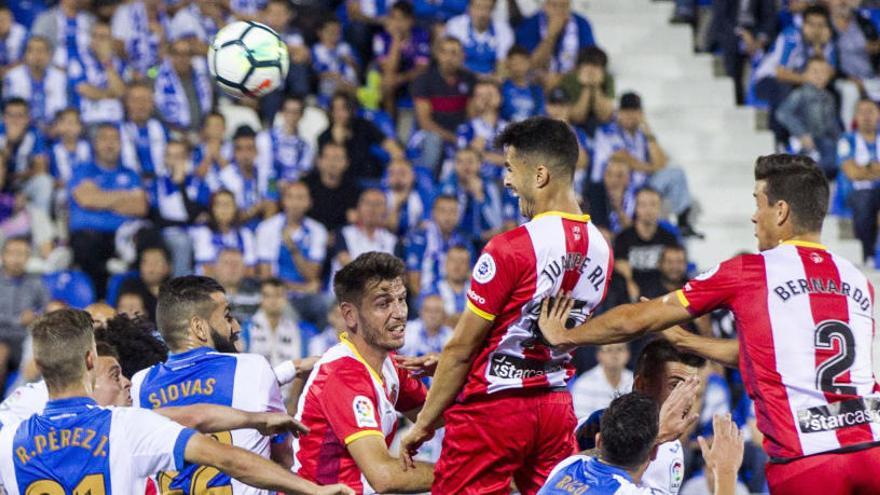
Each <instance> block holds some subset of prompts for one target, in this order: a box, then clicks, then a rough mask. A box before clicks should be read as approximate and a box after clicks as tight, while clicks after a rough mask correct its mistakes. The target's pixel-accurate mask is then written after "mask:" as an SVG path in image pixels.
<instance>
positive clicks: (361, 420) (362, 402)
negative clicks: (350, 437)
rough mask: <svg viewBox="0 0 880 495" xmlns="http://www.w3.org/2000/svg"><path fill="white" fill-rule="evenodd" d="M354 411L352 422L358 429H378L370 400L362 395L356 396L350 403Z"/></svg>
mask: <svg viewBox="0 0 880 495" xmlns="http://www.w3.org/2000/svg"><path fill="white" fill-rule="evenodd" d="M351 407H352V408H353V409H354V420H355V423H357V425H358V427H360V428H378V427H379V424H378V423H376V411H375V409H374V408H373V403H372V402H371V401H370V399H368V398H366V397H364V396H363V395H356V396H355V397H354V401H352V403H351Z"/></svg>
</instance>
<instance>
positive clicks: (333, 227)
mask: <svg viewBox="0 0 880 495" xmlns="http://www.w3.org/2000/svg"><path fill="white" fill-rule="evenodd" d="M571 3H572V2H571V1H570V0H546V1H544V2H542V4H541V5H540V6H539V8H538V10H537V11H534V12H523V11H521V10H520V6H519V5H518V4H517V2H516V1H515V0H470V1H467V0H443V1H440V2H438V1H430V0H413V1H412V2H410V1H407V0H398V1H396V2H394V1H387V0H347V1H315V0H91V1H90V0H58V1H57V2H51V1H48V0H46V1H44V0H32V1H29V2H17V1H7V2H6V3H5V5H3V6H0V76H2V80H3V84H2V90H0V98H2V102H3V104H2V109H3V115H2V124H0V161H2V164H3V166H2V167H0V237H2V253H0V261H2V268H0V390H6V391H7V392H8V391H12V390H13V389H14V387H15V386H17V385H20V384H22V383H29V382H33V381H35V380H38V379H39V374H38V371H37V367H36V366H35V364H34V361H35V360H34V357H35V356H34V351H33V345H32V343H31V340H32V339H31V338H30V334H29V326H30V325H31V324H32V323H33V322H34V320H35V319H36V318H37V317H38V316H39V315H41V314H44V313H47V312H50V311H52V310H53V309H57V308H61V307H76V308H88V309H89V311H90V313H91V314H92V315H93V317H94V318H95V319H96V320H98V321H107V320H109V321H113V320H112V319H111V318H112V316H113V315H116V314H122V315H128V316H132V317H134V316H140V317H142V318H144V320H145V321H156V306H157V301H158V298H159V288H160V286H162V284H163V283H164V282H166V281H167V280H169V279H170V278H172V277H178V276H183V275H188V274H193V273H195V274H199V275H207V276H210V277H213V278H215V279H216V280H217V281H218V282H219V284H220V285H221V286H222V287H223V289H224V290H225V291H226V295H227V298H228V299H229V301H230V311H231V313H232V315H233V316H234V317H235V318H236V319H237V320H238V321H239V322H240V323H241V326H242V334H241V339H240V342H238V344H237V347H238V350H239V351H247V352H253V353H258V354H262V355H264V356H265V357H266V358H267V359H268V360H269V362H270V363H271V364H272V365H273V366H278V365H281V364H282V363H284V362H286V361H289V360H292V359H302V358H305V357H307V356H317V355H320V354H322V353H323V352H324V351H325V350H327V349H329V348H330V347H331V346H333V345H335V344H336V343H338V341H339V337H338V335H339V333H341V332H342V331H343V330H344V328H345V324H344V322H343V321H342V315H341V314H340V311H339V308H338V306H337V305H336V304H335V303H334V300H333V291H332V288H333V283H332V282H333V278H334V275H335V274H336V273H338V272H339V270H341V269H342V268H343V267H345V266H346V265H348V264H349V263H350V262H351V261H352V260H354V259H356V258H357V257H358V256H359V255H361V254H363V253H366V252H370V251H380V252H386V253H392V254H395V255H397V256H399V257H400V258H401V259H403V260H404V261H405V267H406V282H407V290H408V298H409V301H410V308H412V309H411V311H410V314H409V321H408V322H407V323H406V332H407V336H406V346H405V347H404V348H403V349H402V350H401V352H400V353H401V354H403V355H408V356H425V355H430V354H432V353H437V352H440V350H441V349H442V347H443V345H444V343H445V342H446V340H447V339H448V338H449V336H450V335H451V333H452V328H453V327H454V326H455V323H456V321H457V319H458V317H459V315H460V314H461V313H462V311H463V310H464V308H465V302H466V295H467V293H468V290H469V281H470V278H471V268H472V266H473V264H474V262H475V261H476V255H477V254H478V253H479V252H480V250H481V249H482V248H483V246H484V245H485V243H486V242H487V241H488V240H489V239H490V238H491V237H492V236H494V235H496V234H499V233H501V232H504V231H507V230H509V229H511V228H512V227H515V226H516V225H518V224H520V223H521V222H522V218H521V216H520V214H519V211H518V203H517V199H516V197H515V196H514V195H513V194H512V193H511V192H510V191H509V190H507V189H506V188H505V187H504V184H503V174H504V168H505V158H504V154H503V150H502V149H499V148H498V147H496V146H495V143H494V140H495V138H496V136H498V135H499V134H500V133H501V131H502V130H503V129H504V128H505V126H506V125H508V123H512V122H518V121H521V120H523V119H526V118H528V117H532V116H537V115H547V116H550V117H552V118H555V119H559V120H562V121H565V122H567V123H569V124H570V125H571V126H572V128H573V129H574V131H575V133H576V135H577V138H578V141H579V145H580V154H579V158H578V162H577V172H576V174H575V188H576V192H577V194H578V197H579V200H580V201H581V203H582V208H583V210H584V211H586V212H589V213H590V215H591V217H592V221H593V223H594V224H595V225H597V226H598V227H599V228H600V229H601V231H602V233H603V234H604V235H605V236H606V238H607V239H608V240H609V242H611V243H612V245H613V251H614V257H615V262H614V273H613V275H612V276H611V279H610V283H609V287H608V290H607V296H606V298H605V301H604V303H603V304H602V306H601V307H600V309H599V312H603V311H606V310H608V309H611V308H613V307H615V306H617V305H619V304H623V303H627V302H634V301H638V300H639V299H640V298H642V297H647V298H653V297H657V296H661V295H664V294H666V293H668V292H671V291H674V290H677V289H679V288H681V287H682V286H683V285H684V283H685V282H686V281H687V279H688V275H689V274H693V271H694V267H693V266H692V265H690V264H689V262H688V256H687V248H686V245H687V243H686V242H687V239H688V238H692V237H700V236H702V234H701V233H699V232H698V231H697V230H696V229H695V226H694V225H692V223H691V217H692V215H691V212H692V206H693V202H692V199H691V193H690V191H689V189H688V185H687V178H686V176H685V174H684V172H683V171H682V170H681V169H680V168H678V167H676V166H675V164H674V160H673V158H672V157H669V156H667V155H666V154H665V153H664V150H663V144H662V142H660V141H658V139H657V137H656V136H655V135H654V133H653V132H652V130H651V127H650V123H649V122H648V121H647V120H646V117H645V113H644V112H643V102H642V100H641V97H640V96H639V95H638V94H637V93H634V92H625V93H622V94H621V93H619V92H618V91H617V90H616V88H615V84H614V75H613V73H611V72H609V70H608V69H609V60H608V56H607V55H606V53H605V52H604V51H603V50H602V49H601V48H600V47H601V45H602V40H601V39H594V36H593V32H592V28H591V25H590V21H589V20H588V19H587V18H586V17H584V16H582V15H580V14H577V13H575V12H573V11H572V8H571V7H572V5H571ZM676 3H677V4H678V7H679V10H678V11H677V12H678V13H677V15H676V19H674V20H675V21H679V20H682V19H684V20H689V17H688V16H689V15H690V14H689V13H691V12H693V10H694V7H695V6H694V5H691V3H692V2H688V1H682V0H678V1H677V2H676ZM693 3H696V2H693ZM778 3H779V2H776V1H774V0H740V1H738V2H737V1H722V0H715V1H714V2H712V9H713V13H714V17H713V28H712V29H711V30H710V32H711V33H712V39H711V40H710V41H709V42H710V48H711V49H713V50H717V51H718V52H719V53H720V54H721V55H722V57H723V59H724V63H725V68H726V69H727V71H728V73H729V74H730V75H731V76H732V77H734V78H735V79H736V80H737V81H739V82H738V83H737V92H738V97H739V98H740V100H741V101H743V102H746V103H749V104H761V105H766V106H768V107H769V108H770V110H771V116H772V119H771V125H772V128H773V129H774V131H775V132H776V133H777V137H778V140H779V143H780V146H784V147H786V149H788V150H790V151H793V152H797V153H807V154H811V155H812V156H814V157H815V158H816V161H817V163H819V164H821V166H822V167H823V169H824V170H825V172H826V174H827V175H828V176H829V177H831V178H835V177H836V181H837V193H836V201H835V205H836V207H837V212H838V213H840V214H842V215H851V216H852V218H853V221H854V226H855V231H856V235H857V237H858V238H859V239H860V240H861V241H862V244H863V248H864V256H865V259H869V258H873V257H874V252H875V247H876V245H877V242H876V239H877V235H878V229H877V215H878V212H880V189H878V187H880V147H878V146H880V144H878V143H880V140H878V137H880V134H878V132H880V130H878V128H877V126H878V119H880V110H878V107H877V105H876V103H875V102H874V99H876V98H880V77H878V62H880V35H878V24H877V21H876V20H875V19H880V16H874V17H872V15H873V14H874V11H871V10H867V9H860V8H859V5H858V4H859V3H860V2H858V1H857V0H856V1H852V0H828V1H827V2H807V1H803V0H791V1H788V2H781V3H782V5H778ZM866 3H867V2H866ZM688 9H690V10H688ZM499 11H501V12H503V13H504V15H500V14H499V13H498V12H499ZM236 19H238V20H255V21H258V22H262V23H265V24H266V25H268V26H270V27H272V28H273V29H275V30H276V31H277V32H278V33H279V34H280V35H281V37H282V38H283V40H284V41H285V42H286V44H287V45H288V48H289V54H290V71H289V74H288V77H287V79H286V81H285V84H284V86H283V88H281V89H280V90H278V91H276V92H274V93H272V94H270V95H268V96H266V97H263V98H261V99H260V100H253V99H243V100H240V101H232V100H231V99H230V98H229V97H227V96H225V95H223V94H222V93H220V92H219V91H218V90H217V88H215V87H213V84H212V81H211V78H210V74H209V73H208V69H207V63H206V59H205V55H206V53H207V48H208V45H209V44H210V42H211V39H212V37H213V35H214V34H215V33H216V32H217V30H218V29H219V28H221V27H222V26H224V25H225V24H227V23H229V22H231V21H233V20H236ZM774 40H775V41H774ZM749 67H752V68H753V70H751V71H745V69H748V68H749ZM744 72H751V76H750V77H747V76H746V75H744ZM768 151H769V150H768ZM691 330H692V331H694V332H698V333H700V334H702V335H715V336H725V337H730V336H734V335H735V333H736V328H735V322H734V321H733V320H732V318H731V316H730V314H729V313H727V312H717V313H714V314H712V315H711V317H704V318H702V319H699V320H697V321H696V322H695V323H694V325H693V326H692V328H691ZM150 345H151V346H152V345H155V344H150ZM649 345H650V339H640V340H637V341H635V342H633V343H631V344H610V345H606V346H602V347H599V348H598V349H596V348H585V349H579V350H578V351H577V352H576V353H575V363H576V365H577V369H578V372H579V376H578V377H576V378H575V379H574V380H572V381H571V383H570V384H569V387H570V389H571V391H572V393H573V395H574V403H575V412H576V414H577V416H578V418H579V419H581V420H584V421H586V420H588V418H590V417H591V416H592V415H593V413H595V412H596V411H599V410H601V409H604V408H606V407H608V406H609V404H610V403H611V402H612V400H613V399H614V398H615V397H617V396H619V395H622V394H626V393H627V392H629V391H630V390H632V389H633V388H635V389H636V390H639V380H638V376H636V377H635V378H634V376H633V372H636V374H637V375H638V372H639V370H638V368H637V361H638V358H639V356H641V355H642V351H643V349H645V348H648V346H649ZM121 347H124V346H121ZM218 350H219V349H218ZM165 352H167V349H166V351H165ZM99 353H100V349H99ZM161 360H163V359H157V361H161ZM668 361H675V359H671V358H670V359H669V360H668ZM140 368H142V367H139V368H138V369H140ZM697 368H698V371H697V373H698V374H699V375H700V376H701V378H702V383H703V385H704V388H703V390H702V392H701V393H700V406H699V408H700V411H701V412H700V420H699V422H698V423H697V425H696V427H694V428H692V429H691V431H688V432H686V433H685V434H684V435H683V436H682V440H683V443H682V445H683V452H682V455H681V458H682V463H680V464H678V465H677V471H676V472H674V473H672V480H671V482H670V488H669V490H668V493H677V492H678V490H679V489H681V493H682V494H688V495H690V494H701V493H711V492H712V489H711V486H710V485H711V484H712V483H713V481H709V482H708V483H707V480H709V479H711V478H712V474H711V469H710V470H706V471H704V470H703V464H702V458H701V457H700V455H699V450H700V449H699V446H698V442H697V437H698V436H699V435H703V436H705V437H708V436H711V434H712V423H713V417H714V416H715V415H716V414H726V413H730V414H732V416H733V419H734V420H735V422H736V423H737V425H738V426H739V428H740V429H741V430H742V431H744V432H745V433H746V439H747V446H746V449H745V462H744V463H743V467H742V468H741V469H740V481H741V483H742V484H743V485H744V486H743V487H741V489H743V490H745V489H746V488H745V486H747V487H748V488H747V489H748V490H749V491H751V492H761V491H763V490H765V481H764V473H763V464H764V462H765V461H766V459H767V458H766V455H765V454H764V452H763V451H762V448H761V436H760V433H758V432H757V430H756V428H755V418H754V410H753V407H752V405H751V402H750V401H749V399H748V397H746V394H745V393H744V388H743V383H742V379H741V378H740V376H739V373H738V371H737V370H735V369H734V370H730V369H728V370H725V369H723V368H721V367H720V366H717V365H713V364H702V363H701V364H700V365H699V366H697ZM122 371H123V374H124V375H125V376H126V377H127V378H131V376H132V374H133V372H134V371H137V370H126V368H125V366H124V365H123V367H122ZM129 371H130V372H129ZM639 391H641V390H639ZM646 393H648V392H646ZM648 395H650V394H649V393H648ZM636 399H638V398H636ZM636 399H632V400H636ZM108 402H109V401H108ZM660 402H662V401H660ZM655 421H656V420H655ZM434 448H435V449H436V448H439V444H436V445H434ZM436 455H437V452H436V451H435V452H433V453H431V455H430V456H429V457H433V458H434V459H436Z"/></svg>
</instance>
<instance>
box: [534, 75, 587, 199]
mask: <svg viewBox="0 0 880 495" xmlns="http://www.w3.org/2000/svg"><path fill="white" fill-rule="evenodd" d="M544 107H545V109H546V112H547V116H548V117H550V118H551V119H556V120H561V121H563V122H565V123H567V124H569V125H570V126H571V130H572V131H574V135H575V137H576V138H577V141H578V148H579V150H578V161H577V163H575V166H574V180H573V181H572V183H573V185H574V190H575V192H576V193H577V195H578V199H579V200H582V199H583V198H582V196H581V192H582V191H583V190H584V187H585V186H584V184H585V182H587V165H589V162H588V160H589V154H587V146H588V141H589V137H588V136H587V133H586V131H584V129H583V128H581V127H579V126H576V125H574V124H572V122H571V111H572V99H571V95H569V93H568V92H567V91H566V90H565V89H563V88H561V87H557V88H553V89H552V90H550V92H549V93H547V101H546V103H545V104H544Z"/></svg>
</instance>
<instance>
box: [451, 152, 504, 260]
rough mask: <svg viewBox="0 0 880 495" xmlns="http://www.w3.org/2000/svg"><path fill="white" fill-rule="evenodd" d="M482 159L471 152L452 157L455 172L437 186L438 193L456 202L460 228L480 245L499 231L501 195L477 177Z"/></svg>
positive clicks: (493, 187) (493, 184) (495, 185)
mask: <svg viewBox="0 0 880 495" xmlns="http://www.w3.org/2000/svg"><path fill="white" fill-rule="evenodd" d="M481 162H482V160H481V155H480V153H479V152H478V151H476V150H474V149H473V148H463V149H460V150H458V152H456V153H455V170H454V172H453V173H451V174H449V177H448V178H447V179H446V180H445V181H443V183H442V184H440V193H441V194H444V195H447V196H452V197H454V198H457V199H458V207H459V211H460V212H461V216H460V218H461V220H460V223H459V228H460V229H461V231H462V233H463V234H464V235H466V236H467V237H468V238H469V239H471V240H472V241H473V242H476V243H477V244H478V245H482V243H483V242H486V241H488V240H489V239H491V238H492V236H494V235H495V234H497V233H498V232H500V230H501V222H502V218H501V191H500V190H499V189H498V184H497V183H496V182H492V181H489V180H484V179H483V178H482V177H481V176H480V164H481Z"/></svg>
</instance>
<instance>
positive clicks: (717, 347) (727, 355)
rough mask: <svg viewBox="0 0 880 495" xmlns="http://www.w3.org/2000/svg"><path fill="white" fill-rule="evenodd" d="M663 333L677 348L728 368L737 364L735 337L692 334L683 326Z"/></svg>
mask: <svg viewBox="0 0 880 495" xmlns="http://www.w3.org/2000/svg"><path fill="white" fill-rule="evenodd" d="M665 335H666V337H667V338H668V339H669V340H670V341H671V342H672V344H673V345H674V346H675V347H677V348H678V349H679V350H682V351H684V352H689V353H691V354H696V355H698V356H701V357H704V358H706V359H709V360H712V361H715V362H716V363H719V364H722V365H724V366H727V367H728V368H736V367H737V366H738V365H739V342H738V341H737V340H736V339H721V338H716V337H704V336H702V335H695V334H692V333H690V332H688V331H687V330H684V329H683V328H678V329H673V330H671V331H669V332H666V334H665Z"/></svg>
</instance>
